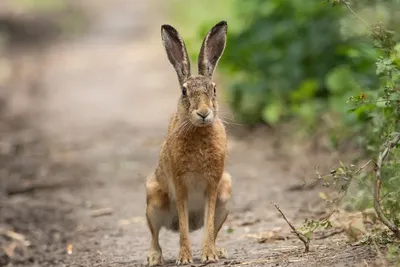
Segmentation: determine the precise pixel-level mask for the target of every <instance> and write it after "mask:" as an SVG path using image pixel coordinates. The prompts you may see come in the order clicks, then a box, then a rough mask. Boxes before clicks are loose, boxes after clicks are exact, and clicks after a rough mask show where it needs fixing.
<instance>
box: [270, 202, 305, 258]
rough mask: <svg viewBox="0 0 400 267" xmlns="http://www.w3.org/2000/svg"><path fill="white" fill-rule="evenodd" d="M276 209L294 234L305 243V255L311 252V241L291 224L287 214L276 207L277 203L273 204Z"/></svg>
mask: <svg viewBox="0 0 400 267" xmlns="http://www.w3.org/2000/svg"><path fill="white" fill-rule="evenodd" d="M273 204H274V206H275V208H276V209H277V210H278V211H279V213H280V214H281V215H282V217H283V219H284V220H285V221H286V222H287V224H288V225H289V226H290V228H292V231H293V233H294V234H295V235H296V236H297V237H298V238H299V239H300V241H301V242H303V243H304V247H305V250H304V252H305V253H308V252H309V251H310V239H309V238H307V237H306V236H305V235H303V234H302V233H300V232H299V231H297V229H296V228H295V227H294V226H293V224H291V223H290V222H289V220H288V219H287V218H286V216H285V214H283V212H282V210H281V209H280V208H279V207H278V205H276V203H275V202H273Z"/></svg>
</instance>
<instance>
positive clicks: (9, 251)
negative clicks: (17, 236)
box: [2, 242, 17, 258]
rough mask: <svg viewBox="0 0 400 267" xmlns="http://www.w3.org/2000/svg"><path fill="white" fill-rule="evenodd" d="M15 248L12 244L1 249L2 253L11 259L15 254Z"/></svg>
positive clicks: (15, 244) (15, 245)
mask: <svg viewBox="0 0 400 267" xmlns="http://www.w3.org/2000/svg"><path fill="white" fill-rule="evenodd" d="M16 248H17V243H15V242H13V243H11V244H10V245H9V246H7V247H4V246H3V247H2V249H3V251H4V253H5V254H6V255H7V256H8V257H9V258H12V257H14V254H15V249H16Z"/></svg>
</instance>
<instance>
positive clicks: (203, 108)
mask: <svg viewBox="0 0 400 267" xmlns="http://www.w3.org/2000/svg"><path fill="white" fill-rule="evenodd" d="M227 28H228V25H227V23H226V22H225V21H221V22H219V23H218V24H216V25H215V26H214V27H213V28H211V30H210V31H209V32H208V33H207V35H206V36H205V38H204V41H203V44H202V46H201V50H200V55H199V59H198V72H199V75H191V72H190V62H189V58H188V54H187V51H186V47H185V43H184V41H183V39H182V38H181V37H180V35H179V33H178V31H177V30H176V29H175V28H173V27H172V26H170V25H162V26H161V37H162V41H163V44H164V47H165V50H166V53H167V56H168V59H169V61H170V63H171V64H172V66H173V67H174V69H175V71H176V73H177V74H178V80H179V84H180V89H181V90H180V98H179V101H178V107H177V111H176V112H175V113H174V115H173V116H172V118H171V120H170V122H169V126H168V134H167V136H166V138H165V140H164V143H163V145H162V148H161V152H160V154H159V161H158V164H157V167H156V168H155V171H154V172H153V173H152V174H150V175H149V176H148V177H147V180H146V195H147V200H146V202H147V207H146V218H147V223H148V227H149V230H150V232H151V235H152V239H151V247H150V250H149V254H148V257H147V260H148V264H149V265H150V266H155V265H161V264H163V257H162V250H161V247H160V244H159V239H158V237H159V231H160V229H161V228H162V227H165V228H166V229H168V230H171V231H174V232H179V235H180V244H179V245H180V251H179V256H178V258H177V260H176V264H177V265H185V264H190V263H192V262H193V260H192V252H191V244H190V240H189V232H192V231H195V230H197V229H200V228H201V227H203V226H204V238H203V243H202V256H201V260H202V262H203V263H210V262H217V261H218V259H219V258H226V257H227V253H226V251H225V249H222V248H216V246H215V241H216V238H217V235H218V232H219V230H220V229H221V227H222V225H223V223H224V222H225V220H226V218H227V216H228V207H227V204H228V201H229V199H230V197H231V191H232V185H231V177H230V175H229V174H228V173H227V172H225V171H224V168H225V157H226V152H227V138H226V133H225V128H224V125H223V123H222V121H221V120H220V119H219V117H218V104H217V100H216V85H215V83H214V82H212V76H213V72H214V69H215V67H216V65H217V63H218V61H219V59H220V57H221V55H222V53H223V51H224V49H225V44H226V35H227Z"/></svg>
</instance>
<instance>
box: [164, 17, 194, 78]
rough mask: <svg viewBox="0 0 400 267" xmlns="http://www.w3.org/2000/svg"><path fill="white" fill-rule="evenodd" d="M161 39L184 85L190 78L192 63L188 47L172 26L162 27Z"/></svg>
mask: <svg viewBox="0 0 400 267" xmlns="http://www.w3.org/2000/svg"><path fill="white" fill-rule="evenodd" d="M161 38H162V41H163V44H164V47H165V51H166V52H167V55H168V59H169V62H171V64H172V66H173V67H174V69H175V70H176V73H177V74H178V79H179V83H180V84H181V85H182V84H183V83H184V81H185V80H186V79H187V78H188V77H189V76H190V62H189V57H188V54H187V51H186V46H185V43H184V41H183V39H182V38H181V37H180V35H179V33H178V31H177V30H176V29H175V28H174V27H172V26H170V25H162V26H161Z"/></svg>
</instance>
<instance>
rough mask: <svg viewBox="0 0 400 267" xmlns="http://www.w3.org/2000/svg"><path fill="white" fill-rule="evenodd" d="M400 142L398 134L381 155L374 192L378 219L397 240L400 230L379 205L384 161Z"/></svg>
mask: <svg viewBox="0 0 400 267" xmlns="http://www.w3.org/2000/svg"><path fill="white" fill-rule="evenodd" d="M399 142H400V133H397V135H396V137H394V138H393V140H392V141H390V142H389V144H388V145H387V146H386V148H385V150H383V152H381V153H379V157H378V161H377V163H376V166H375V176H376V181H375V188H374V189H375V190H374V208H375V211H376V214H377V215H378V217H379V219H380V220H381V221H382V223H383V224H385V225H386V226H387V227H388V228H389V229H390V230H391V231H392V232H393V233H394V234H395V236H396V237H397V238H400V229H399V228H398V227H397V226H396V225H395V224H394V223H393V222H391V221H390V220H389V219H388V218H387V217H386V216H385V214H384V213H383V210H382V208H381V205H380V203H379V200H380V199H381V197H380V191H381V187H382V174H381V169H382V164H383V161H384V160H385V159H386V157H387V155H388V154H389V152H390V150H391V149H392V148H394V147H395V146H396V145H397V144H398V143H399Z"/></svg>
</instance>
